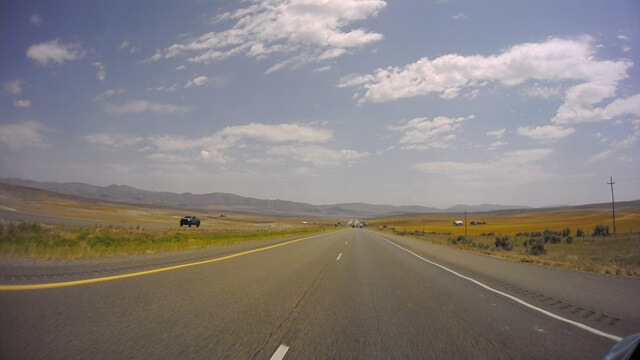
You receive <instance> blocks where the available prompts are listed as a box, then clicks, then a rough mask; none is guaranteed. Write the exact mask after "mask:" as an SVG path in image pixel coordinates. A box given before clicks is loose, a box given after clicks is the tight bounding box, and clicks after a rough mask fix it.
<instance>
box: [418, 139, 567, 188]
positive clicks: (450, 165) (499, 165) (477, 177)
mask: <svg viewBox="0 0 640 360" xmlns="http://www.w3.org/2000/svg"><path fill="white" fill-rule="evenodd" d="M552 153H553V150H552V149H548V148H540V149H531V150H517V151H511V152H506V153H504V154H502V155H501V156H498V157H496V158H495V159H493V160H492V161H489V162H451V161H444V162H425V163H421V164H417V165H414V166H413V168H414V169H416V170H419V171H422V172H425V173H430V174H437V175H443V176H447V177H449V178H452V179H454V180H458V181H461V182H463V183H465V184H471V183H473V184H482V185H493V186H495V185H499V184H518V183H528V182H534V181H539V180H544V179H549V178H551V177H553V176H554V175H552V174H550V173H547V172H545V171H544V170H543V169H542V168H541V166H540V164H539V162H540V161H542V160H544V159H546V158H547V157H548V156H549V155H551V154H552Z"/></svg>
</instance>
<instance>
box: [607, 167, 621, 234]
mask: <svg viewBox="0 0 640 360" xmlns="http://www.w3.org/2000/svg"><path fill="white" fill-rule="evenodd" d="M613 184H615V183H614V182H613V176H609V182H608V183H607V185H611V209H612V210H613V236H614V238H615V239H616V241H617V240H618V235H617V233H616V202H615V200H614V199H613Z"/></svg>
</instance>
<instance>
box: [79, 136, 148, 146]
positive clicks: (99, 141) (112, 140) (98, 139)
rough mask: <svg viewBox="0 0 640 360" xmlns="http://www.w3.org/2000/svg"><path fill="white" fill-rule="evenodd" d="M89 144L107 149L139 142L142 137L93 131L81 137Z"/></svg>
mask: <svg viewBox="0 0 640 360" xmlns="http://www.w3.org/2000/svg"><path fill="white" fill-rule="evenodd" d="M82 138H83V139H84V140H85V141H87V142H88V143H90V144H94V145H99V146H101V147H103V148H107V149H121V148H123V147H128V146H132V145H136V144H139V143H141V142H142V141H143V140H144V139H143V138H142V137H139V136H133V135H130V134H118V133H95V134H89V135H86V136H83V137H82Z"/></svg>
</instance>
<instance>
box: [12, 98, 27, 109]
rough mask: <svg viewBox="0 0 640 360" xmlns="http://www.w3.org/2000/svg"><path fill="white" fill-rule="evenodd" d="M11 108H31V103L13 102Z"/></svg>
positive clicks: (25, 101) (20, 100) (19, 100)
mask: <svg viewBox="0 0 640 360" xmlns="http://www.w3.org/2000/svg"><path fill="white" fill-rule="evenodd" d="M13 106H15V107H19V108H28V107H29V106H31V101H30V100H25V99H17V100H13Z"/></svg>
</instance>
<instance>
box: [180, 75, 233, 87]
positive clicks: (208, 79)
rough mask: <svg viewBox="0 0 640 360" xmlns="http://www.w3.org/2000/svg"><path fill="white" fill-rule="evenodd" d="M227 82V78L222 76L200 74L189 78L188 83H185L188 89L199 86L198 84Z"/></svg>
mask: <svg viewBox="0 0 640 360" xmlns="http://www.w3.org/2000/svg"><path fill="white" fill-rule="evenodd" d="M224 82H225V79H224V78H222V77H207V76H204V75H200V76H196V77H194V78H193V79H191V80H189V81H188V82H187V85H185V87H184V88H185V89H188V88H190V87H194V86H195V87H198V86H205V85H221V84H223V83H224Z"/></svg>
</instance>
